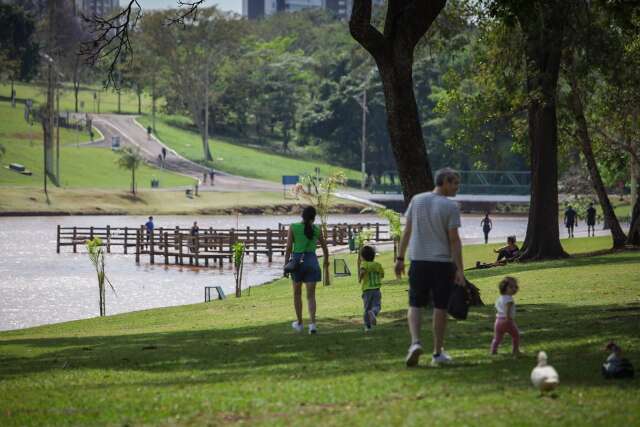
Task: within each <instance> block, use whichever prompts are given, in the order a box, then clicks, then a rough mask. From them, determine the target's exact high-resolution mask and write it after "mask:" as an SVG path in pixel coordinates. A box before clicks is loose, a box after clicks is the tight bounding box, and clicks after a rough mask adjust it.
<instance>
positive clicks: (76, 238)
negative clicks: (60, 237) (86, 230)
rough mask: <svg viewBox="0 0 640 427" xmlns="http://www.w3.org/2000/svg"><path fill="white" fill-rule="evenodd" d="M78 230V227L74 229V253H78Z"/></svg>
mask: <svg viewBox="0 0 640 427" xmlns="http://www.w3.org/2000/svg"><path fill="white" fill-rule="evenodd" d="M77 246H78V230H77V228H76V227H73V253H74V254H75V253H76V252H78V248H77Z"/></svg>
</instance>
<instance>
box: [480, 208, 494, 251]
mask: <svg viewBox="0 0 640 427" xmlns="http://www.w3.org/2000/svg"><path fill="white" fill-rule="evenodd" d="M480 226H481V227H482V232H483V233H484V244H485V245H486V244H487V243H489V232H490V231H491V229H492V228H493V222H491V218H489V212H487V214H486V215H485V216H484V218H483V219H482V221H480Z"/></svg>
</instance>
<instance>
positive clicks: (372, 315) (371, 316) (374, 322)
mask: <svg viewBox="0 0 640 427" xmlns="http://www.w3.org/2000/svg"><path fill="white" fill-rule="evenodd" d="M369 323H371V326H376V325H377V324H378V319H376V313H374V312H373V310H369Z"/></svg>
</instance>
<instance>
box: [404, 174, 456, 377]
mask: <svg viewBox="0 0 640 427" xmlns="http://www.w3.org/2000/svg"><path fill="white" fill-rule="evenodd" d="M435 181H436V188H435V189H434V190H433V191H432V192H426V193H420V194H417V195H415V196H414V197H413V199H412V200H411V202H410V203H409V207H408V208H407V211H406V212H405V217H406V222H407V223H406V226H405V229H404V232H403V234H402V240H401V241H400V250H399V254H398V258H397V261H396V265H395V272H396V275H397V276H398V277H401V276H402V274H403V273H404V254H405V252H406V250H407V246H408V247H409V258H410V259H411V266H410V268H409V311H408V314H407V320H408V323H409V332H410V333H411V345H410V346H409V351H408V354H407V357H406V360H405V362H406V365H407V367H413V366H417V365H418V361H419V359H420V356H421V355H422V353H423V348H422V343H421V341H420V326H421V325H420V321H421V315H422V308H423V307H426V306H427V305H428V304H429V302H430V301H431V300H433V306H434V309H433V355H432V357H431V365H432V366H438V365H439V364H441V363H449V362H451V361H452V358H451V356H449V355H448V354H447V353H446V352H445V351H444V336H445V331H446V327H447V307H448V305H449V297H450V295H451V291H452V290H453V286H455V285H458V286H464V284H465V278H464V270H463V267H462V242H461V241H460V235H459V234H458V228H460V224H461V223H460V208H459V207H458V205H457V203H455V202H454V201H453V200H449V199H448V197H453V196H455V195H456V193H457V192H458V188H459V186H460V175H458V173H457V172H455V171H454V170H453V169H450V168H445V169H441V170H439V171H437V172H436V177H435Z"/></svg>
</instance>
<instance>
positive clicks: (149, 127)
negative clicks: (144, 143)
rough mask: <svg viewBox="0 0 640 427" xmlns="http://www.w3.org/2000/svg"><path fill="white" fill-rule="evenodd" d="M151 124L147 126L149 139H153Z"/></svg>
mask: <svg viewBox="0 0 640 427" xmlns="http://www.w3.org/2000/svg"><path fill="white" fill-rule="evenodd" d="M151 130H152V129H151V126H147V139H149V140H150V139H151Z"/></svg>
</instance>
